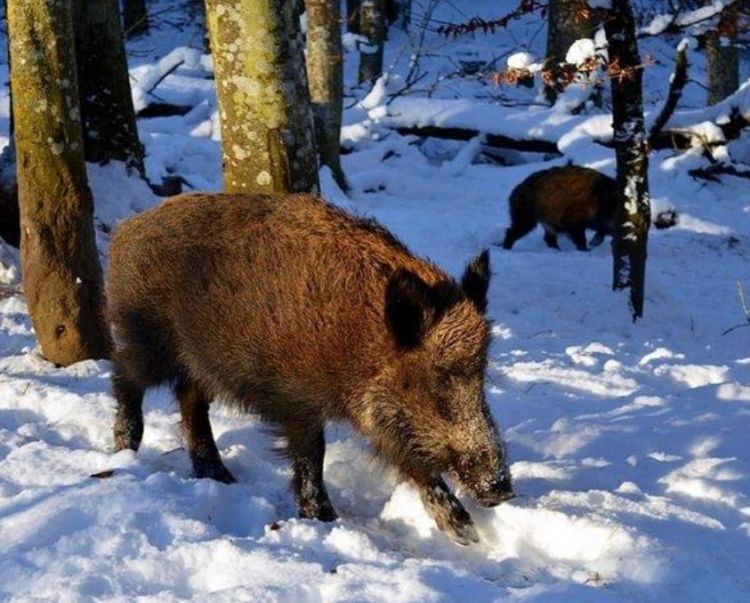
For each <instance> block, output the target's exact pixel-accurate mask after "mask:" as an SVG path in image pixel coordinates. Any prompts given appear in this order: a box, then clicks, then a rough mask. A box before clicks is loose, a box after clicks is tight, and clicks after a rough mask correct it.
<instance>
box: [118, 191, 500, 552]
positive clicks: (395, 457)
mask: <svg viewBox="0 0 750 603" xmlns="http://www.w3.org/2000/svg"><path fill="white" fill-rule="evenodd" d="M489 278H490V271H489V254H488V253H487V251H485V252H484V253H482V254H481V255H479V256H478V257H477V258H476V259H475V260H474V261H473V262H471V263H470V264H469V266H468V267H467V269H466V272H465V273H464V275H463V278H462V280H461V282H460V283H457V282H456V281H454V280H452V279H451V278H450V277H448V276H447V275H446V274H445V273H444V272H442V271H441V270H440V269H439V268H437V267H436V266H434V265H433V264H431V263H429V262H427V261H424V260H421V259H419V258H417V257H415V256H414V255H412V254H411V253H410V252H409V250H408V249H407V248H406V247H405V246H404V245H402V244H401V243H400V242H399V241H398V240H396V238H395V237H394V236H393V235H391V234H390V233H389V232H388V231H386V230H385V229H384V228H382V227H380V226H378V225H377V224H375V223H374V222H372V221H366V220H362V219H356V218H353V217H351V216H349V215H347V214H345V213H344V212H342V211H340V210H338V209H336V208H334V207H332V206H330V205H328V204H327V203H325V202H324V201H322V200H320V199H318V198H315V197H312V196H309V195H228V194H215V195H208V194H202V195H201V194H195V195H181V196H178V197H175V198H173V199H170V200H168V201H166V202H165V203H163V204H162V205H160V206H159V207H156V208H154V209H152V210H150V211H148V212H145V213H143V214H141V215H138V216H136V217H134V218H131V219H130V220H127V221H126V222H124V223H123V224H122V225H121V226H119V228H118V229H117V231H116V233H115V236H114V239H113V241H112V246H111V250H110V267H109V275H108V279H107V289H106V294H107V314H108V320H109V323H110V325H111V328H112V335H113V341H114V346H115V350H114V352H113V362H114V373H113V375H114V376H113V389H114V393H115V397H116V399H117V415H116V419H115V425H114V437H115V447H116V449H117V450H121V449H125V448H130V449H133V450H136V449H137V448H138V446H139V444H140V442H141V437H142V435H143V413H142V401H143V393H144V390H145V389H146V388H147V387H150V386H153V385H157V384H159V383H162V382H169V383H171V384H172V386H173V388H174V391H175V394H176V397H177V399H178V400H179V404H180V410H181V413H182V425H183V430H184V433H185V438H186V442H187V448H188V451H189V453H190V457H191V460H192V463H193V468H194V471H195V474H196V475H197V476H198V477H210V478H213V479H216V480H219V481H222V482H225V483H230V482H233V481H234V477H233V476H232V475H231V473H230V472H229V471H228V470H227V468H226V467H225V466H224V464H223V463H222V461H221V459H220V457H219V452H218V449H217V447H216V444H215V442H214V438H213V435H212V433H211V425H210V423H209V414H208V408H209V402H210V401H211V400H212V399H213V398H215V397H216V398H218V399H220V400H222V401H224V402H226V403H228V404H230V405H233V406H235V407H237V408H239V409H240V410H243V411H247V412H252V413H257V414H259V415H260V416H261V417H262V418H264V419H265V420H267V421H270V422H272V423H273V424H275V425H277V426H278V428H279V430H280V432H281V434H282V435H283V436H284V438H285V441H286V444H287V447H286V454H287V455H288V457H289V458H290V460H291V463H292V466H293V469H294V480H293V488H294V493H295V498H296V502H297V507H298V510H299V514H300V516H301V517H307V518H316V519H320V520H324V521H331V520H333V519H335V518H336V512H335V511H334V509H333V507H332V505H331V502H330V500H329V498H328V494H327V492H326V487H325V485H324V483H323V455H324V451H325V440H324V437H323V427H324V424H325V422H326V421H349V422H350V423H351V424H352V425H353V426H354V428H355V429H356V430H357V431H359V432H360V433H362V434H364V435H366V436H367V437H368V438H369V439H370V441H371V442H372V444H373V447H374V449H375V452H376V454H377V455H378V456H379V457H380V458H382V459H384V460H386V461H389V462H390V463H393V464H394V465H396V466H397V467H398V468H399V469H400V471H401V473H402V474H403V475H404V476H405V477H407V478H409V479H411V480H413V482H414V483H415V484H416V486H417V487H418V488H419V491H420V494H421V497H422V500H423V502H424V504H425V507H426V508H427V510H428V512H429V513H430V514H431V515H432V517H434V519H435V521H436V522H437V525H438V526H439V527H440V529H442V530H443V531H445V532H446V533H447V534H448V535H449V536H450V537H451V538H452V539H453V540H455V541H456V542H458V543H461V544H467V543H469V542H475V541H477V534H476V531H475V530H474V527H473V525H472V520H471V517H470V516H469V514H468V513H467V512H466V510H465V509H464V507H463V506H462V505H461V503H460V502H459V500H458V499H457V498H456V497H455V496H454V495H453V493H452V492H451V491H450V490H449V488H448V486H447V485H446V483H445V481H444V480H443V473H446V474H448V475H450V476H452V477H453V478H455V479H456V481H457V482H458V483H459V484H461V485H462V486H463V487H464V488H466V489H467V490H468V491H469V492H470V493H471V494H472V495H473V496H474V497H475V498H476V500H477V501H478V502H479V503H480V504H482V505H485V506H493V505H496V504H498V503H500V502H502V501H504V500H507V499H509V498H511V497H512V496H513V489H512V485H511V476H510V473H509V468H508V460H507V456H506V449H505V446H504V444H503V442H502V440H501V439H500V437H499V434H498V431H497V428H496V426H495V424H494V422H493V419H492V416H491V414H490V411H489V408H488V407H487V403H486V401H485V396H484V373H485V368H486V365H487V346H488V344H489V340H490V335H489V331H488V325H487V321H486V320H485V318H484V309H485V306H486V304H487V288H488V285H489Z"/></svg>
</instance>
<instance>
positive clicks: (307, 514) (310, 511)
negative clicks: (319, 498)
mask: <svg viewBox="0 0 750 603" xmlns="http://www.w3.org/2000/svg"><path fill="white" fill-rule="evenodd" d="M299 516H300V517H301V518H302V519H317V520H318V521H336V520H337V519H338V518H339V516H338V513H336V511H335V510H334V508H333V505H331V503H330V501H327V500H326V501H323V502H321V503H318V502H315V501H311V502H309V503H307V504H302V505H300V506H299Z"/></svg>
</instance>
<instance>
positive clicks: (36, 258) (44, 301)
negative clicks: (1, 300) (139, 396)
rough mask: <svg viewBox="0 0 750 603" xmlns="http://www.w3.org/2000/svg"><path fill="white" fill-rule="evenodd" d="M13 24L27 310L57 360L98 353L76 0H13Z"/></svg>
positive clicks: (96, 272) (101, 332)
mask: <svg viewBox="0 0 750 603" xmlns="http://www.w3.org/2000/svg"><path fill="white" fill-rule="evenodd" d="M8 25H9V33H10V47H11V55H12V59H13V60H12V62H11V80H12V84H13V95H14V96H13V111H14V119H15V139H16V153H17V162H18V194H19V202H20V210H21V265H22V270H23V286H24V293H25V295H26V301H27V303H28V307H29V313H30V314H31V319H32V322H33V325H34V330H35V331H36V335H37V338H38V340H39V343H40V345H41V348H42V353H43V354H44V356H45V357H46V358H47V359H49V360H50V361H51V362H54V363H56V364H60V365H69V364H72V363H73V362H78V361H80V360H84V359H86V358H102V357H104V356H105V355H106V353H107V351H108V343H109V338H108V336H107V332H106V329H105V327H104V324H103V318H102V278H101V268H100V266H99V261H98V254H97V250H96V246H95V243H94V224H93V202H92V198H91V193H90V191H89V188H88V184H87V180H86V169H85V163H84V158H83V140H82V136H81V122H80V111H79V106H78V83H77V80H76V69H75V56H74V49H73V46H74V45H73V43H72V41H73V27H72V23H71V15H70V4H69V2H67V1H65V0H12V1H11V2H9V3H8Z"/></svg>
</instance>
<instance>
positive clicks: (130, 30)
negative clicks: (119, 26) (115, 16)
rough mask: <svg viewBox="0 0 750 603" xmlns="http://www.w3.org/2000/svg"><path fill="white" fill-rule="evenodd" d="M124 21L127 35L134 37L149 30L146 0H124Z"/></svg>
mask: <svg viewBox="0 0 750 603" xmlns="http://www.w3.org/2000/svg"><path fill="white" fill-rule="evenodd" d="M122 21H123V26H124V28H125V36H126V37H128V38H134V37H136V36H140V35H141V34H145V33H147V32H148V9H147V8H146V0H122Z"/></svg>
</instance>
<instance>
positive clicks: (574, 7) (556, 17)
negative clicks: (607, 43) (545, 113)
mask: <svg viewBox="0 0 750 603" xmlns="http://www.w3.org/2000/svg"><path fill="white" fill-rule="evenodd" d="M587 9H588V7H587V4H586V0H550V1H549V4H548V7H547V57H546V63H547V64H546V67H547V69H549V70H551V74H552V80H551V81H552V84H551V85H548V86H546V87H545V94H546V96H547V100H548V101H549V102H550V103H553V102H554V101H555V99H556V98H557V94H558V93H559V92H561V91H562V86H561V84H560V82H559V75H560V68H559V65H560V63H564V62H565V56H566V55H567V54H568V49H569V48H570V46H571V44H573V42H575V41H576V40H580V39H581V38H590V37H592V36H593V33H594V24H593V23H592V20H591V18H586V17H585V15H586V14H588V13H587V12H586V11H587Z"/></svg>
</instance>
